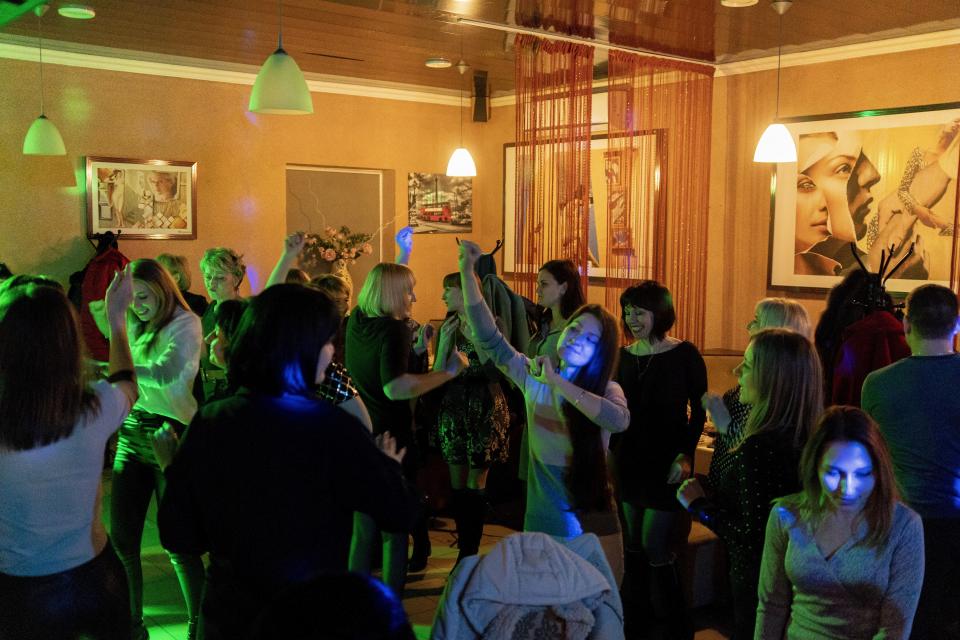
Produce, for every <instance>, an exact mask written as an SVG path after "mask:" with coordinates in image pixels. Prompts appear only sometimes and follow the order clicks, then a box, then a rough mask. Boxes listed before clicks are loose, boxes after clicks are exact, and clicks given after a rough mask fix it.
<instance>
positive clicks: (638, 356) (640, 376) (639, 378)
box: [633, 351, 657, 386]
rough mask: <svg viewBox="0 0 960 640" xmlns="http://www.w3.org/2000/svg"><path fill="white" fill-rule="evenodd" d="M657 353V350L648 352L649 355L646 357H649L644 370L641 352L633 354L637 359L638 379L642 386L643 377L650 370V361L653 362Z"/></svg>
mask: <svg viewBox="0 0 960 640" xmlns="http://www.w3.org/2000/svg"><path fill="white" fill-rule="evenodd" d="M655 355H657V353H656V352H655V351H651V352H650V353H649V354H647V356H646V357H647V365H646V366H645V367H644V368H643V371H640V358H641V356H640V354H638V353H635V354H633V356H634V357H635V358H636V359H637V371H638V373H637V380H638V381H639V384H640V386H643V379H644V378H645V377H646V375H647V371H649V370H650V363H651V362H653V357H654V356H655Z"/></svg>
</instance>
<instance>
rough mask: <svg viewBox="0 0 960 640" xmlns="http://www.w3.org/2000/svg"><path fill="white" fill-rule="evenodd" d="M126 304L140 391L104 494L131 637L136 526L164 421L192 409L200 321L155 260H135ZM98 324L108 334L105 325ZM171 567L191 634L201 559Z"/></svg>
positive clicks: (142, 632)
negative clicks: (107, 495)
mask: <svg viewBox="0 0 960 640" xmlns="http://www.w3.org/2000/svg"><path fill="white" fill-rule="evenodd" d="M130 267H131V268H130V271H131V273H132V275H133V302H132V303H131V304H130V308H129V310H128V312H127V334H128V337H129V341H130V351H131V353H132V356H133V364H134V371H135V373H136V377H137V386H138V389H139V394H140V397H139V399H138V400H137V402H136V404H135V405H134V406H133V409H132V410H131V411H130V414H129V415H128V416H127V418H126V420H124V423H123V426H121V427H120V438H119V441H118V443H117V456H116V459H115V460H114V464H113V485H112V492H111V495H110V528H111V531H110V534H111V538H112V541H113V546H114V548H115V549H116V551H117V555H118V556H120V560H121V562H123V565H124V568H125V569H126V572H127V581H128V583H129V587H130V611H131V617H132V621H133V634H132V637H133V638H146V637H147V631H146V628H145V627H144V625H143V569H142V566H141V563H140V544H141V541H142V538H143V525H144V520H145V519H146V515H147V508H148V506H149V505H150V498H151V496H153V495H154V494H156V496H157V499H158V500H159V499H160V498H161V497H162V495H163V491H164V488H165V486H166V482H165V479H164V475H163V471H162V469H161V466H160V461H158V460H157V457H156V454H155V453H154V451H153V439H154V437H155V436H156V435H157V432H158V431H159V432H161V434H162V433H164V432H165V431H166V428H165V427H164V424H165V423H166V424H167V425H172V427H173V429H174V431H175V432H176V431H182V430H183V428H184V426H185V425H187V424H189V423H190V420H192V419H193V416H194V414H195V413H196V412H197V401H196V399H195V398H194V396H193V391H192V389H193V381H194V378H196V375H197V369H198V366H199V360H200V347H201V343H202V337H201V335H200V319H199V318H197V316H196V315H195V314H194V313H192V312H191V311H190V309H189V308H188V307H187V303H186V302H185V301H184V299H183V296H182V295H181V294H180V289H179V288H178V287H177V284H176V283H175V282H174V280H173V277H172V276H171V275H170V273H169V272H167V270H166V269H164V268H163V266H162V265H160V263H158V262H157V261H155V260H149V259H143V260H135V261H134V262H132V263H131V265H130ZM102 309H103V303H100V304H99V305H96V304H95V303H91V312H93V313H94V317H95V318H98V319H99V320H102V319H103V313H102ZM101 329H102V330H103V331H104V334H105V335H108V334H109V326H108V325H106V323H102V325H101ZM169 556H170V561H171V562H172V564H173V568H174V570H175V571H176V573H177V578H178V579H179V581H180V587H181V589H182V590H183V596H184V600H186V603H187V615H188V619H189V625H190V637H191V638H192V637H194V636H193V634H194V632H195V626H196V620H197V616H198V615H199V613H200V608H199V605H200V594H201V591H202V589H203V563H202V561H201V560H200V558H199V557H198V556H192V555H182V554H176V553H170V554H169Z"/></svg>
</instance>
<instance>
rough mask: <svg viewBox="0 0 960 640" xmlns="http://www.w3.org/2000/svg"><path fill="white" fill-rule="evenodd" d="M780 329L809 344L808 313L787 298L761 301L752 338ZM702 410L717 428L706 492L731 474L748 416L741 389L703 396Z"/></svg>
mask: <svg viewBox="0 0 960 640" xmlns="http://www.w3.org/2000/svg"><path fill="white" fill-rule="evenodd" d="M776 328H783V329H789V330H791V331H796V332H797V333H799V334H800V335H802V336H804V337H805V338H807V339H808V340H809V339H810V338H811V335H812V329H811V327H810V319H809V317H808V316H807V310H806V309H805V308H804V307H803V305H802V304H800V303H799V302H797V301H796V300H791V299H789V298H764V299H762V300H761V301H760V302H758V303H757V306H756V309H755V311H754V314H753V320H751V321H750V322H749V323H748V324H747V331H748V332H749V333H750V335H751V336H753V335H756V334H757V332H759V331H762V330H764V329H776ZM703 408H704V409H706V410H707V411H709V412H710V417H711V418H712V419H713V424H714V426H715V427H716V428H717V438H716V440H714V444H713V458H712V459H711V460H710V472H709V474H708V475H707V483H706V484H707V487H706V488H707V490H708V491H709V488H710V487H713V486H717V485H719V484H720V483H721V479H720V478H721V477H722V476H723V475H724V474H726V473H727V472H729V471H730V469H731V466H730V460H731V458H732V454H731V451H730V450H731V449H733V448H735V447H736V446H737V444H738V443H739V442H740V439H741V438H742V437H743V428H744V427H745V426H746V424H747V416H748V415H750V405H747V404H743V403H742V402H740V385H737V386H735V387H733V388H732V389H729V390H728V391H727V392H726V393H724V394H723V397H721V396H719V395H718V394H716V393H709V392H708V393H706V394H705V395H704V396H703Z"/></svg>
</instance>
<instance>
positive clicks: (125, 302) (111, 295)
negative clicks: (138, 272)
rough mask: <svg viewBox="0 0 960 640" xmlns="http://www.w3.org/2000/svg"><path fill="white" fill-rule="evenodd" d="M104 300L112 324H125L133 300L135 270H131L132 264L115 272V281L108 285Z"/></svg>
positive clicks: (108, 318)
mask: <svg viewBox="0 0 960 640" xmlns="http://www.w3.org/2000/svg"><path fill="white" fill-rule="evenodd" d="M104 302H105V307H106V312H107V320H108V321H109V322H110V325H111V326H113V325H115V324H117V323H119V324H121V325H123V324H125V323H126V319H127V309H129V308H130V304H131V303H132V302H133V271H131V268H130V265H127V266H126V267H124V268H123V270H121V271H117V272H116V273H115V274H114V276H113V281H112V282H111V283H110V286H109V287H107V296H106V298H105V301H104Z"/></svg>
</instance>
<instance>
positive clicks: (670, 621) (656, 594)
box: [650, 559, 693, 640]
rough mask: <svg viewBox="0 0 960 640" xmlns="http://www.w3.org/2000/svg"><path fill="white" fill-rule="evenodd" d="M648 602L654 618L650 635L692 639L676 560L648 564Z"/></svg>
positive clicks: (678, 639) (674, 638) (681, 639)
mask: <svg viewBox="0 0 960 640" xmlns="http://www.w3.org/2000/svg"><path fill="white" fill-rule="evenodd" d="M650 605H651V607H652V608H653V617H654V621H655V622H654V625H653V628H652V631H653V633H652V634H651V637H653V638H657V639H663V640H693V623H692V622H691V621H690V619H689V616H688V615H687V607H686V603H685V601H684V597H683V583H681V582H680V574H679V572H678V571H677V565H676V559H673V560H671V561H670V562H668V563H667V564H661V565H654V564H651V565H650Z"/></svg>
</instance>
